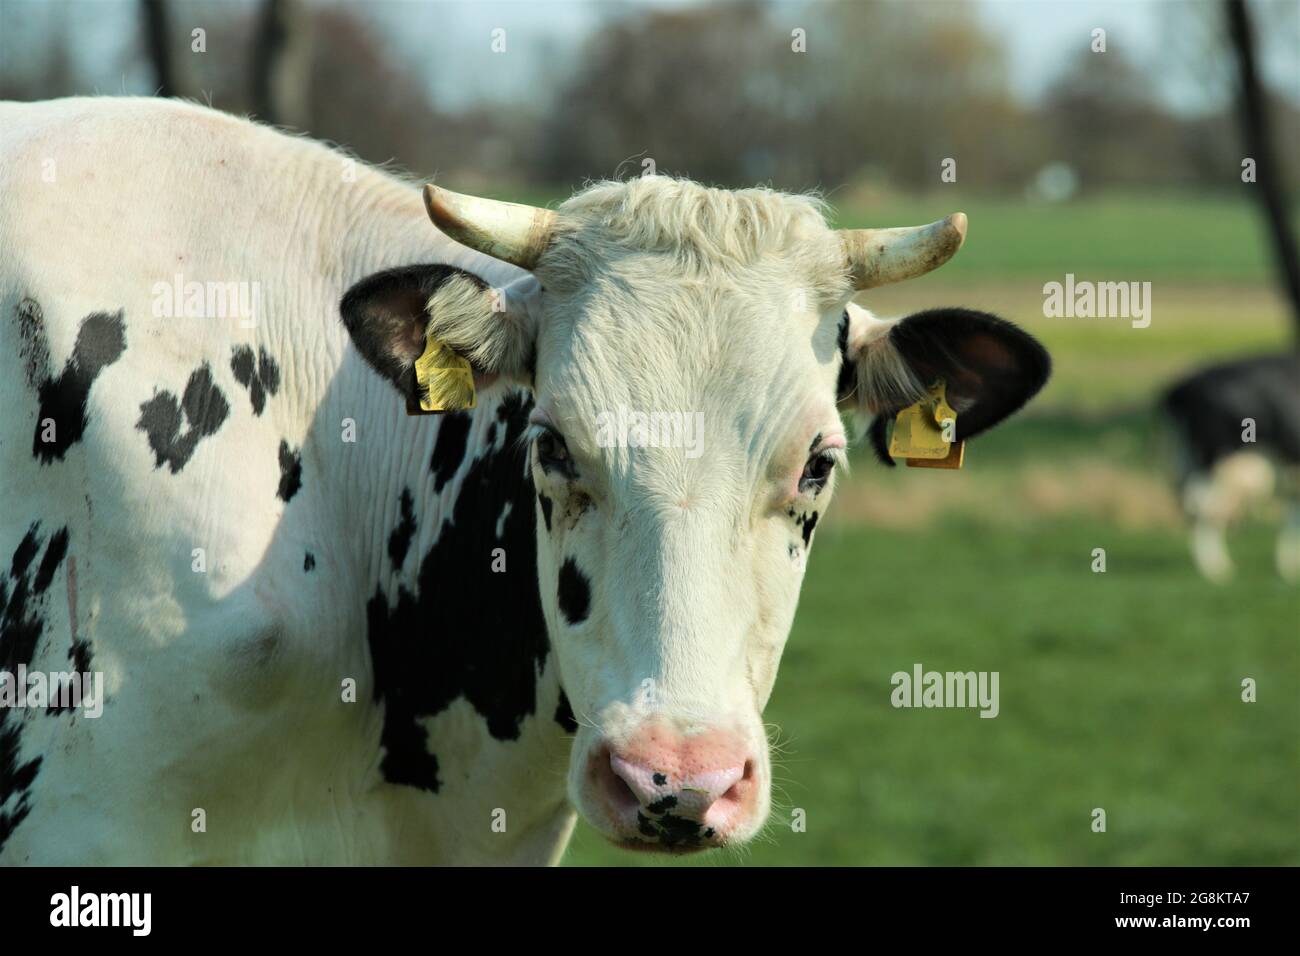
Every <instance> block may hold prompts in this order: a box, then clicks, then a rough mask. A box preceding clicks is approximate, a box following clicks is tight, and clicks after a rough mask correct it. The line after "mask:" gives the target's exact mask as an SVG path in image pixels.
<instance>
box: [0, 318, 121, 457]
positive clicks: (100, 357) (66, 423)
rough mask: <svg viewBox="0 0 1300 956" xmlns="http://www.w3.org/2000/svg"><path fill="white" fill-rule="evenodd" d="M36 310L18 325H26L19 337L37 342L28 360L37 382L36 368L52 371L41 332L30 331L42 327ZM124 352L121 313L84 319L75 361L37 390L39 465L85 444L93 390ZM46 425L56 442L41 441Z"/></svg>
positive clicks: (35, 440) (36, 451) (34, 444)
mask: <svg viewBox="0 0 1300 956" xmlns="http://www.w3.org/2000/svg"><path fill="white" fill-rule="evenodd" d="M29 301H30V300H29ZM32 306H33V307H35V309H36V314H34V315H33V314H31V310H30V309H29V315H28V317H27V318H26V319H25V320H24V319H23V318H22V316H21V313H20V322H26V323H27V326H26V327H25V328H24V331H22V332H20V334H23V335H32V336H34V337H35V339H34V341H32V342H31V343H30V344H29V345H28V348H27V352H26V355H25V358H26V361H27V368H28V375H29V378H32V379H34V378H35V377H36V375H37V374H38V372H37V370H36V367H35V366H36V363H38V362H43V363H45V366H46V369H47V370H48V365H49V347H48V345H47V344H46V343H45V331H44V327H43V326H40V327H39V328H37V329H36V330H35V331H32V330H30V325H31V324H32V323H39V322H40V321H41V320H40V318H39V306H36V305H35V303H32ZM20 308H21V307H20ZM124 351H126V331H125V328H124V327H123V324H122V313H121V312H116V313H108V312H96V313H94V314H92V315H88V316H86V319H85V321H84V322H82V323H81V328H80V330H78V332H77V343H76V345H74V346H73V348H72V357H71V358H70V359H68V362H67V364H66V365H64V366H63V372H62V374H60V375H59V377H58V378H57V379H55V378H48V377H47V378H46V379H45V380H44V381H42V382H41V383H40V384H39V385H38V386H37V389H36V392H37V397H38V398H39V400H40V409H39V410H38V412H37V414H36V431H35V434H34V435H33V436H32V455H33V457H35V458H39V459H40V461H41V464H43V465H45V464H49V463H50V462H51V461H53V460H54V459H55V458H58V459H62V458H63V456H64V454H66V453H67V450H68V449H69V448H70V447H72V446H73V445H74V444H76V443H77V442H78V441H80V440H81V437H82V436H83V435H84V434H85V432H86V424H87V417H86V416H87V402H88V401H89V399H90V387H91V386H92V385H93V384H94V383H95V379H96V378H97V377H98V376H99V373H100V372H102V371H103V370H104V369H105V368H106V367H108V366H109V365H112V364H113V363H114V362H116V361H117V360H118V359H119V358H121V357H122V353H123V352H124ZM47 374H48V371H47ZM46 419H53V421H54V441H50V442H46V441H42V440H41V439H42V433H43V432H44V431H45V428H44V425H43V423H44V422H45V420H46Z"/></svg>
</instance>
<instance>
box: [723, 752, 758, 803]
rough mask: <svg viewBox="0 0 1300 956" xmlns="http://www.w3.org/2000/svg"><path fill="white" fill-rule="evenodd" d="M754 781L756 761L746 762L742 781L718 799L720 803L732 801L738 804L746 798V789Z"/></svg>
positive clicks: (737, 782)
mask: <svg viewBox="0 0 1300 956" xmlns="http://www.w3.org/2000/svg"><path fill="white" fill-rule="evenodd" d="M753 779H754V761H752V760H746V761H745V769H744V771H743V772H742V773H741V775H740V779H739V780H737V781H736V782H735V783H733V784H732V785H731V786H730V787H728V788H727V792H726V793H724V794H723V795H722V796H721V797H719V798H718V800H719V802H723V801H727V800H732V801H735V802H737V803H739V802H740V800H741V799H742V798H743V796H744V791H745V788H746V787H748V786H749V781H751V780H753Z"/></svg>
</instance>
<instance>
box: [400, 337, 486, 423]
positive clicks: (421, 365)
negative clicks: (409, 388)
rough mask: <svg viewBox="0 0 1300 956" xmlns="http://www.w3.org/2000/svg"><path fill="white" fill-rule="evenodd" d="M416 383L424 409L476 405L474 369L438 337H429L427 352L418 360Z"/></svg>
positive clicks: (458, 408)
mask: <svg viewBox="0 0 1300 956" xmlns="http://www.w3.org/2000/svg"><path fill="white" fill-rule="evenodd" d="M415 382H416V385H417V386H418V389H417V392H418V394H419V399H420V411H422V412H454V411H459V410H461V409H464V408H473V407H474V402H475V399H476V395H475V392H474V369H473V368H472V367H471V366H470V364H469V362H467V361H466V360H465V359H463V358H461V357H460V356H459V355H457V354H456V353H455V352H453V351H452V350H451V348H450V347H448V346H447V345H446V344H445V343H443V342H442V341H440V340H438V339H435V338H433V337H429V338H427V339H426V340H425V345H424V354H423V355H421V356H420V357H419V358H418V359H416V360H415Z"/></svg>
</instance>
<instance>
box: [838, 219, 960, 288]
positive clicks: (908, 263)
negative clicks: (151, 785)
mask: <svg viewBox="0 0 1300 956" xmlns="http://www.w3.org/2000/svg"><path fill="white" fill-rule="evenodd" d="M965 238H966V214H965V213H964V212H955V213H953V214H952V215H951V216H949V217H948V218H947V219H940V220H939V221H938V222H932V223H930V224H929V225H928V226H904V227H902V228H899V229H841V230H840V242H841V244H842V245H843V246H844V256H845V258H846V259H847V260H848V263H849V272H850V274H851V275H852V276H853V288H855V289H871V288H874V287H875V286H878V285H885V284H887V283H890V282H901V281H902V280H904V279H911V278H914V277H915V276H920V275H925V274H926V273H927V272H929V271H930V270H931V269H937V268H939V266H941V265H943V264H944V263H945V262H947V261H948V260H949V259H951V258H952V257H953V254H954V253H955V252H956V251H957V250H958V249H960V248H961V244H962V241H963V240H965Z"/></svg>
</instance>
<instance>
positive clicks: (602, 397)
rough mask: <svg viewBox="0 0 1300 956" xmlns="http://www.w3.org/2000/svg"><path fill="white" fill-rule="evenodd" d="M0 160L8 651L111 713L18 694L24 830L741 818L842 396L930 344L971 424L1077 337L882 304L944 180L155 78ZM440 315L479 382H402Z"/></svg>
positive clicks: (651, 844)
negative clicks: (383, 113) (556, 159)
mask: <svg viewBox="0 0 1300 956" xmlns="http://www.w3.org/2000/svg"><path fill="white" fill-rule="evenodd" d="M0 154H2V155H3V159H4V162H3V163H2V164H0V247H2V248H3V249H4V250H5V256H4V262H3V265H2V267H0V314H2V315H3V320H0V397H2V399H3V403H4V407H5V409H6V414H5V415H4V416H2V417H0V455H2V456H3V469H2V470H0V475H2V477H0V502H3V505H2V506H0V548H3V553H2V554H0V567H2V568H3V577H2V578H0V608H2V610H0V621H2V622H3V632H2V635H0V669H3V670H5V671H8V672H10V673H16V672H17V671H18V670H19V669H25V671H26V672H27V673H28V675H29V679H30V675H31V674H33V673H35V674H45V673H48V674H55V673H60V672H68V673H74V674H77V673H85V674H94V675H97V676H98V677H101V678H102V700H97V701H94V702H93V703H94V708H98V709H99V710H100V713H99V714H98V716H95V715H94V712H93V710H94V708H92V707H91V706H90V705H89V704H88V703H87V702H86V701H85V700H84V699H83V700H82V702H81V704H80V706H78V705H76V703H75V701H74V702H73V704H72V705H71V706H68V705H63V706H58V707H52V706H50V707H46V708H44V709H42V708H40V707H30V708H27V709H8V710H0V861H2V862H4V863H7V864H27V863H31V864H38V863H39V864H81V865H85V864H109V863H112V864H158V863H166V864H215V863H223V864H248V863H294V864H344V863H348V864H351V863H377V862H378V863H391V864H472V863H491V864H544V863H552V862H556V861H557V860H558V859H559V858H560V855H561V854H562V852H563V850H564V848H565V845H566V841H567V840H568V837H569V835H570V833H571V831H572V829H573V827H574V825H575V820H576V816H577V814H581V815H582V816H583V817H585V819H586V820H587V821H589V822H590V823H591V824H592V825H593V826H594V827H595V829H596V830H597V831H599V832H600V833H601V834H602V835H604V836H605V837H606V838H608V839H609V840H611V841H613V842H614V843H615V844H617V845H619V846H623V847H627V848H630V849H642V850H657V851H666V852H675V853H684V852H689V851H695V850H705V849H708V848H713V847H722V846H739V845H741V844H743V843H744V842H745V841H746V840H748V839H750V838H752V837H753V836H754V835H755V834H756V833H757V832H758V831H759V830H760V828H761V827H762V826H763V824H764V819H765V817H766V816H767V814H768V810H769V805H770V802H769V801H770V798H769V791H770V780H771V764H770V759H769V754H768V747H767V740H766V736H765V732H764V728H763V724H762V723H761V719H760V717H761V714H762V712H763V709H764V707H765V705H766V704H767V701H768V698H769V695H770V694H771V692H772V688H773V682H774V680H775V677H776V671H777V665H778V662H779V660H780V657H781V653H782V649H783V646H784V644H785V641H786V637H787V635H788V633H789V630H790V626H791V622H792V619H793V617H794V613H795V605H796V601H797V598H798V595H799V590H800V586H801V583H802V578H803V574H804V569H805V566H806V561H807V555H808V552H809V549H810V548H811V547H812V545H813V541H814V532H815V529H816V528H817V525H818V522H819V519H820V517H821V516H822V515H823V514H824V512H825V510H826V506H827V503H828V502H829V500H830V497H831V494H832V490H833V486H834V481H835V474H834V473H835V471H836V470H837V468H838V467H839V466H840V465H842V463H843V461H844V459H845V454H846V446H847V440H848V437H849V435H848V430H847V429H846V426H845V425H844V424H843V420H842V418H841V415H840V408H841V400H842V401H843V402H847V403H848V405H846V406H845V407H851V406H856V407H857V408H858V409H859V410H860V411H861V412H863V413H864V414H866V415H868V416H876V417H880V418H885V419H888V418H890V417H891V416H894V415H896V414H897V413H898V412H899V411H901V410H902V409H904V408H906V407H908V406H910V405H911V404H913V403H915V402H917V401H918V400H919V399H921V398H922V397H924V396H926V395H927V394H928V390H929V388H930V387H931V386H932V385H933V384H935V382H937V380H939V379H943V380H944V381H945V382H946V388H947V401H948V402H949V404H950V405H951V406H952V408H953V409H954V411H955V412H956V414H957V424H956V436H955V437H956V438H957V439H958V440H965V439H967V438H971V437H974V436H976V435H978V434H979V433H980V432H982V431H984V430H985V429H987V428H989V427H991V426H993V425H995V424H997V423H998V422H1000V421H1002V420H1003V419H1005V418H1006V417H1007V416H1008V415H1010V414H1011V413H1012V412H1014V411H1016V410H1017V409H1019V408H1020V407H1021V406H1022V405H1023V404H1024V403H1025V402H1026V401H1028V400H1029V399H1030V398H1031V397H1032V396H1033V395H1034V394H1035V393H1036V392H1037V391H1038V390H1039V389H1040V388H1041V386H1042V385H1043V383H1044V381H1045V380H1046V378H1047V375H1048V371H1049V365H1050V363H1049V359H1048V356H1047V353H1046V352H1045V351H1044V350H1043V349H1042V347H1041V346H1040V345H1039V344H1038V343H1037V342H1036V341H1035V340H1034V339H1033V338H1032V337H1031V336H1030V335H1028V334H1027V333H1026V332H1024V331H1022V330H1020V329H1019V328H1017V327H1016V326H1014V325H1012V324H1010V323H1008V322H1006V321H1004V320H1002V319H999V318H997V317H995V316H991V315H988V314H985V313H982V312H978V311H975V310H970V309H964V308H940V309H934V310H929V311H925V312H920V313H917V314H913V315H910V316H907V317H903V318H901V319H898V320H893V321H887V320H883V319H877V318H876V317H874V316H873V315H871V313H870V312H869V311H868V310H867V309H866V308H864V307H862V306H861V305H860V303H859V302H857V301H854V300H855V299H858V298H860V297H861V295H862V293H863V290H868V289H870V288H873V287H875V286H878V285H881V284H883V283H887V282H895V281H900V280H903V279H907V278H909V277H912V276H916V275H920V274H922V273H924V272H927V271H929V270H930V269H933V268H935V267H937V266H938V265H940V264H942V263H943V262H944V261H946V260H947V259H948V258H949V257H950V256H951V255H952V254H953V253H954V252H956V250H957V247H958V246H959V245H960V244H961V242H962V239H963V237H964V235H965V230H966V221H965V218H964V217H963V216H961V215H960V214H956V215H953V216H949V217H948V218H946V219H943V220H940V221H939V222H936V223H933V224H931V225H929V226H922V227H910V228H899V229H875V230H872V229H863V230H840V231H835V230H832V229H831V228H829V227H828V226H827V224H826V219H825V209H824V207H823V206H822V204H821V203H820V202H819V201H818V200H817V199H816V198H813V197H810V196H799V195H788V194H784V193H781V192H777V191H774V190H771V189H766V188H763V189H743V190H737V191H729V190H724V189H717V188H709V187H706V186H703V185H700V184H697V183H694V182H691V181H688V180H683V179H677V178H672V177H665V176H650V177H645V178H640V179H634V180H629V181H622V182H600V183H595V184H592V185H589V186H588V187H586V188H584V189H583V190H581V191H579V192H578V193H576V194H575V195H574V196H572V197H571V198H569V199H568V200H567V201H565V202H563V203H562V204H560V205H559V206H558V208H555V209H539V208H532V207H526V206H518V205H514V204H509V203H504V202H498V201H493V200H487V199H482V198H477V197H473V196H468V195H461V194H457V193H453V192H450V191H448V190H445V189H442V188H439V187H434V186H429V187H428V188H427V189H425V190H424V191H423V192H422V191H421V190H420V189H419V188H418V187H417V186H416V185H415V184H413V183H411V182H409V181H408V180H406V179H404V178H401V177H398V176H396V175H393V174H391V173H389V172H387V171H384V170H380V169H377V168H373V167H370V166H367V165H365V164H363V163H360V162H358V161H356V160H354V159H353V158H352V157H351V156H349V155H347V154H345V153H343V152H341V151H339V150H337V149H334V148H331V147H327V146H325V145H322V144H319V143H316V142H313V141H311V140H309V139H307V138H304V137H298V136H292V135H288V134H285V133H283V132H280V131H277V130H274V129H271V128H268V127H265V126H261V125H258V124H255V123H253V122H250V121H248V120H245V119H242V118H236V117H233V116H229V115H225V114H222V113H220V112H216V111H213V110H210V109H205V108H202V107H199V106H196V105H191V104H187V103H182V102H176V101H164V100H158V99H132V98H74V99H66V100H58V101H52V102H48V103H41V104H17V103H7V104H3V105H0ZM430 218H432V223H431V222H430ZM435 226H436V228H435ZM434 342H436V343H439V344H440V345H441V346H445V347H447V348H449V349H451V350H453V352H454V354H455V356H457V357H459V358H460V359H463V360H464V361H466V362H468V363H469V364H468V368H469V369H470V370H471V371H472V374H473V384H474V389H473V399H472V407H456V408H451V409H444V410H443V411H442V413H441V414H432V415H429V414H411V413H410V412H411V411H412V410H419V409H420V407H421V404H422V402H423V400H424V399H426V398H427V397H428V395H427V391H426V390H425V383H422V382H421V380H420V378H419V376H418V375H417V374H414V373H413V369H414V368H415V365H416V362H417V360H418V359H419V358H420V356H421V355H422V354H423V352H424V350H425V348H426V347H428V346H429V345H430V343H434ZM468 404H469V402H468V401H467V402H466V405H468ZM619 409H623V410H624V411H623V412H620V411H619ZM619 414H625V415H627V416H632V417H630V418H629V420H633V421H640V420H642V419H637V418H635V416H637V415H642V416H646V415H649V416H653V415H661V416H663V417H665V420H674V421H691V422H696V423H699V426H700V427H699V429H698V435H697V436H696V437H698V438H699V441H693V442H692V445H691V447H690V448H687V447H684V446H683V443H682V442H678V441H674V440H661V441H658V442H651V441H647V440H645V438H646V435H645V434H644V433H643V432H644V429H643V430H642V433H638V432H637V429H636V428H633V429H632V435H631V436H630V437H627V438H626V440H624V437H623V436H620V435H614V436H613V437H611V435H609V434H607V435H605V437H604V438H603V439H602V438H601V436H600V429H601V424H602V423H605V424H608V422H609V420H610V419H609V418H608V416H609V415H615V416H617V415H619ZM602 416H605V417H604V418H602ZM674 416H676V417H674ZM668 437H669V439H671V438H672V437H673V436H672V435H671V434H670V435H669V436H668ZM865 613H866V609H864V614H865ZM9 681H10V688H11V690H12V689H13V688H14V687H16V686H17V685H16V681H15V679H14V678H12V677H11V678H9ZM21 689H22V688H19V690H21ZM28 689H29V690H30V686H28ZM566 768H567V769H566Z"/></svg>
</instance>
